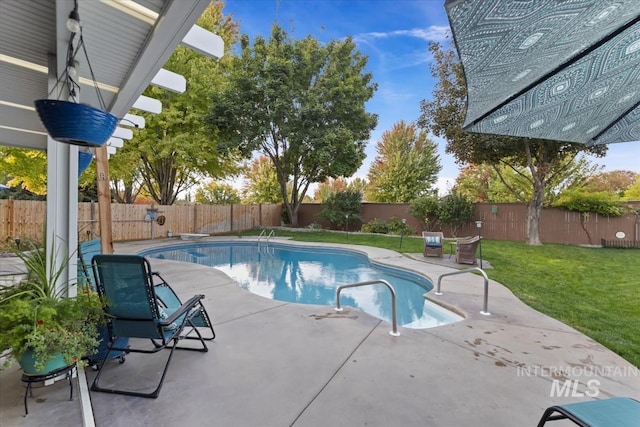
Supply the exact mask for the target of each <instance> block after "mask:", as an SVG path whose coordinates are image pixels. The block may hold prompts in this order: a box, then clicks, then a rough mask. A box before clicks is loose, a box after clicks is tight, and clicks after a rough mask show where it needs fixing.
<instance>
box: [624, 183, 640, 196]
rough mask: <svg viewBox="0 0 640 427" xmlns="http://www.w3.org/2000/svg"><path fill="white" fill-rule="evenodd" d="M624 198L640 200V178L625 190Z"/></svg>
mask: <svg viewBox="0 0 640 427" xmlns="http://www.w3.org/2000/svg"><path fill="white" fill-rule="evenodd" d="M622 200H640V178H638V179H637V180H636V182H635V183H633V184H632V185H630V186H629V187H628V188H627V189H626V190H625V192H624V194H623V195H622Z"/></svg>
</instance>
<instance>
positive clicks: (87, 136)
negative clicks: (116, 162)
mask: <svg viewBox="0 0 640 427" xmlns="http://www.w3.org/2000/svg"><path fill="white" fill-rule="evenodd" d="M34 103H35V106H36V111H37V112H38V115H39V116H40V120H41V121H42V124H43V125H44V127H45V128H46V129H47V132H48V133H49V135H51V138H53V139H55V140H56V141H60V142H65V143H67V144H73V145H80V146H83V147H100V146H102V145H104V143H105V142H107V140H108V139H109V137H111V134H113V131H114V130H115V129H116V125H117V124H118V118H117V117H116V116H114V115H113V114H111V113H108V112H106V111H103V110H100V109H97V108H94V107H91V106H89V105H85V104H77V103H75V102H69V101H61V100H56V99H38V100H36V101H35V102H34Z"/></svg>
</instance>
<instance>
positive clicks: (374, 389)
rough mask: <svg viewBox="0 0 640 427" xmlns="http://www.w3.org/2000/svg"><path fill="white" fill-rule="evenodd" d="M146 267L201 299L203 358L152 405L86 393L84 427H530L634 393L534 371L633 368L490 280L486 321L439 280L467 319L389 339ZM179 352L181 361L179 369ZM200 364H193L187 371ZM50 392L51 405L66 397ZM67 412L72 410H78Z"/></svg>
mask: <svg viewBox="0 0 640 427" xmlns="http://www.w3.org/2000/svg"><path fill="white" fill-rule="evenodd" d="M208 239H211V240H216V241H219V240H230V241H234V240H236V239H233V238H231V239H230V238H217V237H216V238H207V240H208ZM242 239H243V240H245V239H246V240H248V238H246V237H243V238H242ZM282 240H284V239H282ZM175 242H176V240H175V239H173V240H171V239H156V240H152V241H144V242H128V243H118V244H116V245H115V249H116V253H137V252H139V251H140V250H142V249H144V248H145V247H155V246H164V245H171V244H175ZM194 243H195V244H197V243H201V241H199V242H194ZM291 243H292V244H295V245H303V246H307V245H308V246H318V245H319V246H329V247H344V248H348V249H354V250H357V251H361V252H364V253H366V254H367V256H369V258H370V259H371V260H374V259H375V260H377V261H380V262H381V263H383V264H387V263H388V264H390V265H392V266H397V267H400V268H407V269H410V270H414V269H415V270H417V271H418V272H420V274H423V273H422V272H424V275H425V276H427V277H429V278H430V280H432V281H433V282H434V283H435V280H437V277H438V276H439V275H440V274H443V273H447V272H451V271H454V270H453V269H452V268H450V267H447V266H442V265H438V264H435V263H433V262H425V261H423V260H420V259H413V258H412V257H410V256H404V255H401V254H398V253H396V252H393V251H389V250H386V249H378V248H370V247H362V246H357V245H334V244H317V243H308V242H291ZM152 265H154V268H155V266H158V267H159V268H160V269H161V272H162V274H163V276H165V278H167V280H169V282H170V283H172V285H173V286H174V287H175V288H176V289H177V290H179V293H181V294H183V295H192V294H193V293H194V292H196V291H197V292H198V293H204V294H205V295H207V298H206V300H205V304H206V305H207V309H208V310H209V312H210V314H212V315H213V318H214V324H215V326H216V331H217V332H218V338H217V339H216V341H214V343H213V344H212V346H211V351H209V353H206V354H204V355H198V356H195V357H194V356H192V355H191V354H189V355H185V354H183V353H184V352H183V353H181V355H180V356H178V353H176V355H175V357H174V359H178V360H174V361H173V362H172V366H171V368H170V370H169V377H168V380H167V384H166V385H165V386H164V388H163V391H162V393H161V394H160V397H159V398H158V399H157V400H153V399H137V398H122V396H115V395H108V394H104V393H91V402H92V404H93V416H94V417H95V422H96V424H97V425H126V424H127V423H131V422H133V421H136V422H137V424H141V425H160V424H166V425H173V424H176V423H182V424H184V425H191V424H202V423H207V422H211V420H216V423H218V424H219V425H243V426H251V425H265V424H267V425H275V426H280V425H295V426H298V427H299V426H324V425H329V424H335V425H364V424H368V425H373V426H387V425H429V426H450V425H470V424H474V425H490V424H491V425H497V426H501V425H504V426H511V425H534V424H535V423H537V421H538V419H539V417H540V416H541V415H542V413H543V411H544V409H545V408H546V407H548V406H551V405H554V404H563V403H571V402H576V401H582V400H592V399H594V398H605V397H610V396H629V397H632V398H635V399H640V377H637V376H636V377H631V376H620V375H617V374H616V372H613V373H612V374H611V375H605V374H603V372H599V373H601V374H602V375H597V376H595V378H596V379H597V380H598V381H599V385H598V387H599V395H598V396H589V395H587V394H585V393H586V392H589V388H588V387H587V381H588V380H589V378H588V377H587V378H585V377H584V376H581V375H577V374H576V372H568V375H566V376H563V375H564V373H563V372H560V374H561V375H559V376H558V373H557V372H555V373H553V372H552V373H551V374H549V375H547V374H548V372H546V371H545V369H551V368H554V367H563V366H564V367H571V368H573V369H574V370H575V369H577V370H580V369H582V370H586V369H593V368H595V369H601V370H604V369H605V368H615V369H621V370H630V369H631V370H632V369H635V370H636V372H637V368H635V367H633V366H632V365H630V364H629V363H628V362H626V361H625V360H624V359H622V358H620V357H619V356H617V355H616V354H614V353H613V352H611V351H610V350H608V349H606V348H604V347H603V346H601V345H599V344H598V343H596V342H594V341H593V340H591V339H589V338H588V337H586V336H584V335H582V334H580V333H579V332H577V331H576V330H574V329H572V328H570V327H568V326H566V325H564V324H562V323H561V322H558V321H556V320H555V319H551V318H549V317H547V316H544V315H542V314H540V313H538V312H537V311H535V310H532V309H531V308H529V307H527V306H526V305H524V304H523V303H522V302H520V301H519V300H518V299H517V298H515V296H513V294H512V293H511V292H510V291H509V290H508V289H506V288H505V287H504V286H502V285H500V284H499V283H497V282H494V281H490V290H489V310H490V312H491V313H492V314H491V316H483V315H481V314H480V309H481V299H482V285H483V283H482V279H481V278H480V277H477V276H476V275H473V274H468V275H459V276H453V277H451V278H448V279H447V281H446V283H445V284H444V285H443V293H444V295H442V296H439V297H435V296H434V298H436V299H437V301H440V302H442V303H444V304H450V305H452V306H455V307H458V308H459V309H460V310H462V311H464V312H465V313H467V318H466V319H464V320H462V321H461V322H457V323H455V324H452V325H446V326H438V327H434V328H429V329H424V330H411V329H405V328H401V336H400V337H391V336H389V334H388V330H389V324H388V323H387V322H384V321H380V320H379V319H375V318H373V317H371V316H369V315H367V314H366V313H363V312H357V311H352V312H350V313H347V314H346V315H342V316H339V315H336V314H334V313H330V311H332V310H331V309H330V308H329V307H326V306H306V305H302V304H291V303H280V302H278V301H274V300H267V299H265V298H262V297H259V296H256V295H253V294H251V293H249V292H247V291H244V290H242V289H240V288H239V286H237V285H235V284H234V283H233V282H232V281H231V280H230V279H228V277H227V278H226V279H225V275H224V274H223V273H221V272H219V271H217V270H216V269H213V268H209V267H202V266H197V267H194V266H193V264H190V265H186V264H185V263H182V262H177V261H168V262H156V261H152ZM257 349H259V351H258V352H256V350H257ZM187 353H191V352H187ZM185 358H186V359H188V360H190V361H191V362H189V363H185V362H186V361H185V360H184V359H185ZM205 361H208V362H207V363H205ZM310 364H311V365H310ZM125 365H126V364H125ZM204 365H206V366H207V367H208V368H207V369H206V370H203V369H198V368H199V367H200V368H202V367H203V366H204ZM131 366H135V365H134V364H133V363H132V365H131ZM309 366H313V370H312V371H309ZM191 367H194V368H195V369H191ZM539 369H542V371H540V370H539ZM521 370H528V372H530V371H531V370H533V375H520V372H521ZM579 373H580V372H578V374H579ZM574 374H576V375H574ZM2 375H3V377H2V378H3V381H2V383H3V386H4V387H8V381H6V380H4V379H5V378H8V377H7V376H5V373H2ZM11 375H15V373H13V374H11ZM86 375H87V380H88V381H91V379H92V377H93V376H94V375H95V373H93V372H91V371H86ZM554 375H555V376H554ZM11 378H14V377H11ZM17 378H18V382H19V376H18V377H17ZM560 380H562V381H576V382H575V383H574V384H575V385H576V386H577V392H578V393H579V395H573V394H572V395H565V396H550V390H553V384H554V382H555V381H560ZM12 381H13V379H12ZM194 385H195V389H197V390H198V392H197V393H196V394H193V391H195V390H194ZM61 390H62V391H61V392H60V393H61V394H62V396H63V397H62V398H61V400H64V394H65V393H67V391H66V389H64V387H62V388H61ZM428 390H433V392H429V391H428ZM43 392H44V391H43V390H40V391H39V392H38V393H39V394H40V393H43ZM46 392H47V393H49V391H48V390H47V391H46ZM51 393H53V394H55V393H56V391H55V390H53V389H52V390H51ZM187 396H189V398H188V399H187V400H185V398H186V397H187ZM400 396H401V398H399V397H400ZM67 399H68V395H67ZM2 400H6V401H7V402H8V401H9V400H10V399H9V398H7V399H2ZM53 401H55V399H54V398H52V397H50V398H48V399H47V402H53ZM247 401H250V402H251V405H247V404H246V402H247ZM12 402H16V403H15V405H16V407H14V408H13V409H11V410H10V411H9V410H8V409H6V406H5V405H6V404H10V402H9V403H5V402H2V410H3V414H2V416H0V420H5V419H6V420H7V421H8V422H11V421H14V420H15V421H16V424H17V425H20V424H24V423H25V422H27V421H25V420H23V419H22V418H21V416H20V418H17V415H16V418H15V419H14V418H12V417H13V416H14V415H15V414H19V412H20V407H21V400H20V399H19V398H18V399H15V400H13V401H12ZM47 402H44V403H41V404H39V405H34V410H33V415H32V414H30V415H29V417H30V418H29V422H37V420H38V419H43V420H46V419H49V420H50V419H53V418H52V417H53V416H54V415H52V414H55V413H56V412H59V411H60V410H66V411H69V409H68V408H69V406H67V405H62V404H58V405H54V406H51V407H50V406H47V405H48V403H47ZM79 406H80V405H79V404H75V405H74V407H78V411H79ZM30 407H31V405H30ZM16 408H17V409H16ZM45 408H50V409H45ZM61 408H63V409H61ZM115 408H117V411H114V409H115ZM5 416H6V417H7V418H5ZM38 417H40V418H38ZM267 420H268V421H267Z"/></svg>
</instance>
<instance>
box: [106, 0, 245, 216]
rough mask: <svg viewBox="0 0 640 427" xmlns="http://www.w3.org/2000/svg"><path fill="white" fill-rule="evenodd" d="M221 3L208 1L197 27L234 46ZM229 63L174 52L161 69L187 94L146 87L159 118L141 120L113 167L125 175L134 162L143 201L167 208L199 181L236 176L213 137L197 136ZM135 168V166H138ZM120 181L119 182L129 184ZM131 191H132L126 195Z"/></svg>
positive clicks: (186, 51) (233, 34)
mask: <svg viewBox="0 0 640 427" xmlns="http://www.w3.org/2000/svg"><path fill="white" fill-rule="evenodd" d="M223 6H224V3H223V2H221V1H212V2H211V4H210V5H209V6H208V7H207V9H206V10H205V12H204V13H203V14H202V16H201V17H200V18H199V19H198V22H197V24H198V25H199V26H201V27H203V28H205V29H207V30H209V31H212V32H214V33H216V34H218V35H219V36H220V37H222V39H223V40H224V42H225V46H226V47H229V46H231V45H232V44H233V43H234V42H235V41H236V40H237V34H238V26H237V24H236V23H234V22H233V21H232V19H231V17H228V16H224V15H223V11H222V9H223ZM230 62H232V61H231V58H227V57H226V55H225V56H224V57H223V58H221V59H220V60H218V61H216V60H213V59H211V58H206V57H204V56H202V55H200V54H198V53H196V52H193V51H191V50H190V49H187V48H185V47H182V46H179V47H178V48H177V49H176V50H175V52H174V53H173V54H172V55H171V57H170V58H169V60H168V61H167V63H166V64H165V65H164V68H166V69H167V70H169V71H173V72H176V73H178V74H181V75H183V76H184V77H185V78H186V79H187V90H186V91H185V92H184V93H181V94H177V93H172V92H168V91H166V90H164V89H160V88H156V87H149V88H147V89H146V90H145V92H144V95H147V96H150V97H153V98H156V99H160V100H161V101H162V104H163V110H162V113H160V114H143V115H144V116H145V119H146V127H145V128H144V129H139V130H137V131H135V137H134V139H133V140H132V141H128V142H127V143H126V144H125V146H124V147H123V148H122V149H120V150H118V153H116V155H115V156H114V161H119V159H121V158H122V157H125V158H126V159H127V160H125V162H127V165H128V166H129V167H130V172H131V174H133V173H135V170H136V169H137V168H136V167H135V166H134V167H131V166H132V165H131V162H130V161H129V159H130V155H131V153H134V154H135V155H137V157H138V162H136V163H138V165H139V172H140V178H141V180H142V183H143V185H144V187H145V189H146V191H147V192H148V193H149V195H150V196H151V197H152V198H153V199H154V200H155V201H156V202H157V203H159V204H161V205H171V204H173V203H174V202H175V200H176V198H177V196H178V194H179V193H180V192H183V191H185V190H188V189H190V188H192V187H193V186H195V185H196V184H197V183H198V182H199V181H200V180H201V179H202V178H203V177H205V176H208V177H213V178H219V177H223V176H225V175H227V174H233V173H236V172H237V170H236V169H235V167H234V166H235V161H234V159H233V158H231V157H222V156H220V153H219V152H218V151H217V150H216V149H215V142H216V141H215V136H214V135H211V134H207V133H206V132H203V129H202V122H203V119H204V117H205V116H206V115H207V114H208V112H209V108H210V95H211V93H212V92H213V91H214V90H216V88H217V87H219V86H220V85H221V84H222V76H223V71H222V70H223V69H224V68H225V67H226V66H227V65H228V63H230ZM138 165H136V166H138ZM132 177H133V175H131V176H130V177H129V178H128V179H126V178H125V177H122V176H121V177H120V180H121V182H124V183H129V184H133V183H134V181H135V180H134V179H133V178H132ZM132 191H133V190H132Z"/></svg>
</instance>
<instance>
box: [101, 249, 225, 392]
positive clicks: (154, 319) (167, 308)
mask: <svg viewBox="0 0 640 427" xmlns="http://www.w3.org/2000/svg"><path fill="white" fill-rule="evenodd" d="M92 266H93V271H94V275H95V277H96V279H97V280H96V282H97V288H98V293H99V294H100V296H102V297H104V298H105V301H106V305H105V311H106V313H107V315H108V317H109V322H108V325H107V326H108V330H109V344H108V350H107V354H106V356H105V359H108V356H109V353H111V352H113V351H115V352H119V351H124V352H126V353H130V352H131V353H147V354H149V353H156V352H158V351H161V350H164V349H168V350H170V353H169V356H168V357H167V359H166V362H165V365H164V369H163V370H162V373H161V375H160V379H159V381H158V383H157V386H156V388H155V389H154V390H153V391H151V392H148V393H145V392H137V391H133V390H123V389H116V388H106V387H102V386H100V378H101V376H102V374H103V371H104V368H105V365H106V363H102V364H101V365H100V369H99V371H98V374H97V375H96V377H95V379H94V380H93V384H92V385H91V390H92V391H99V392H107V393H117V394H124V395H129V396H141V397H151V398H156V397H158V394H159V393H160V389H161V387H162V384H163V382H164V378H165V375H166V373H167V370H168V368H169V364H170V362H171V358H172V356H173V352H174V350H175V349H176V348H179V349H184V350H193V351H200V352H207V351H208V348H207V345H206V342H205V341H207V340H212V339H214V338H215V333H214V332H213V327H212V326H211V322H210V318H209V315H208V314H207V312H206V310H205V308H204V306H203V305H202V299H203V298H204V295H195V296H193V297H192V298H190V299H189V300H188V301H186V302H185V303H183V304H181V305H180V306H178V307H175V306H174V307H171V304H177V303H178V302H180V300H179V299H178V297H177V295H175V292H173V290H171V291H170V292H168V291H167V289H170V287H169V285H168V284H166V282H164V281H163V282H164V284H163V285H161V286H162V287H158V288H157V289H161V291H160V292H156V286H154V283H153V276H154V273H153V272H152V271H151V265H150V264H149V261H148V260H147V259H145V258H144V257H142V256H138V255H95V256H94V257H93V262H92ZM162 294H164V295H165V299H167V300H168V299H169V296H170V295H172V298H174V299H173V300H172V301H163V300H161V299H160V295H162ZM203 322H205V323H206V325H205V323H203ZM198 324H200V325H201V326H200V327H199V326H198ZM201 327H206V329H208V330H210V331H211V336H210V337H207V338H204V337H203V336H202V334H201V332H200V330H199V329H200V328H201ZM191 334H193V335H191ZM189 335H191V338H193V339H196V340H198V341H199V343H200V345H201V346H198V347H197V348H194V347H181V346H178V342H179V341H181V340H183V339H185V338H189ZM120 337H128V338H147V339H149V340H151V343H152V344H153V345H152V346H142V345H140V346H136V347H133V346H132V345H131V344H130V345H128V346H127V347H126V348H124V347H121V346H118V345H117V339H118V338H120ZM138 342H140V340H136V343H138ZM142 342H144V341H142Z"/></svg>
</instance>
